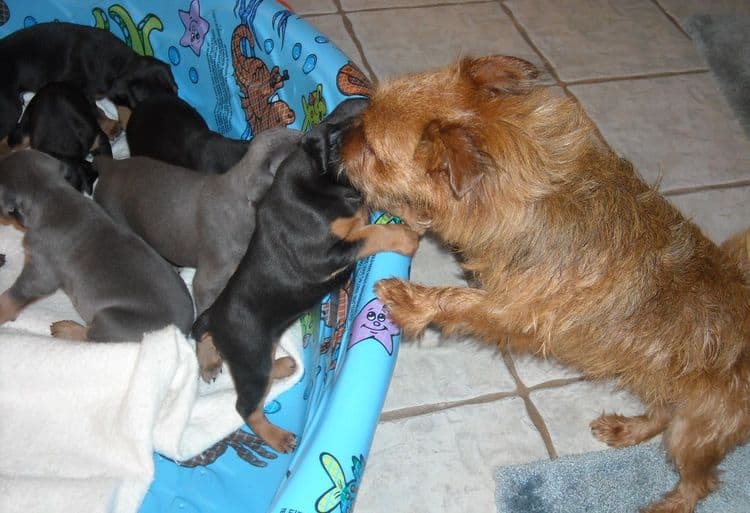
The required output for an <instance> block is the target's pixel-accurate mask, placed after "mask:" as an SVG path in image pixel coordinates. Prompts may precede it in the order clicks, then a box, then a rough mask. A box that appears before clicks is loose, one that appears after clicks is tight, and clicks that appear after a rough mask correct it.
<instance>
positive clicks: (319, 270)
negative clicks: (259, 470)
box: [193, 99, 418, 452]
mask: <svg viewBox="0 0 750 513" xmlns="http://www.w3.org/2000/svg"><path fill="white" fill-rule="evenodd" d="M365 105H366V101H365V100H359V99H357V100H348V101H345V102H343V103H342V104H341V105H339V107H338V108H337V109H336V110H335V111H334V112H333V113H332V114H331V115H330V116H329V117H328V118H327V119H325V120H324V121H323V122H322V123H321V124H319V125H317V126H316V127H314V128H313V129H312V131H310V132H309V133H308V134H306V135H305V136H304V137H303V138H302V140H301V142H300V144H299V147H298V148H297V150H296V151H295V152H294V153H292V154H291V155H290V156H289V157H288V158H287V159H286V160H285V161H284V162H283V163H282V164H281V167H279V170H278V172H277V173H276V179H275V180H274V182H273V184H272V185H271V188H270V189H269V191H268V193H267V194H266V195H265V196H264V198H263V200H262V201H261V203H260V205H259V206H258V212H257V219H258V221H257V226H256V229H255V233H254V234H253V237H252V239H251V240H250V244H249V246H248V248H247V252H246V253H245V255H244V257H243V258H242V261H241V262H240V264H239V266H238V268H237V270H236V272H235V273H234V274H233V275H232V277H231V278H230V279H229V282H228V283H227V286H226V287H225V288H224V290H223V291H222V292H221V294H220V295H219V297H218V298H217V299H216V301H215V302H214V304H213V305H212V306H211V307H210V308H209V309H208V310H206V311H205V312H204V313H203V314H201V315H200V316H199V318H198V320H197V321H196V323H195V325H194V327H193V335H194V336H195V338H196V340H200V341H201V344H203V343H212V344H213V345H214V346H215V347H216V348H217V349H218V351H219V353H220V354H221V356H222V357H223V358H224V360H225V361H226V362H227V363H228V366H229V370H230V372H231V374H232V378H233V379H234V384H235V388H236V390H237V396H238V398H237V411H238V412H239V414H240V415H241V416H242V418H243V419H245V420H246V421H247V423H248V424H249V425H250V427H251V428H252V429H253V431H255V433H256V434H257V435H259V436H260V437H261V438H263V440H264V441H265V442H266V443H268V445H270V446H271V447H273V448H274V449H276V450H277V451H281V452H289V451H291V450H293V449H294V447H295V446H296V438H295V436H294V435H293V434H292V433H289V432H287V431H284V430H283V429H281V428H279V427H277V426H274V425H273V424H271V423H270V422H269V421H268V419H267V418H266V417H265V415H264V413H263V400H264V397H265V396H266V394H267V391H268V387H269V384H270V381H271V379H272V378H274V377H281V376H284V375H287V374H289V373H290V371H292V370H293V363H292V362H290V359H288V358H281V359H279V360H277V361H275V362H274V360H273V355H274V350H275V347H276V344H277V342H278V340H279V337H281V335H282V333H283V332H284V331H285V330H286V329H287V328H288V327H289V326H290V325H291V324H292V323H293V322H294V321H295V320H296V319H297V318H298V317H299V316H300V315H302V314H303V313H304V312H305V311H306V310H308V309H310V308H312V307H313V306H314V305H315V304H316V303H317V302H319V301H320V300H321V299H322V298H323V297H324V296H325V295H326V294H327V293H329V292H331V291H332V290H334V289H336V288H337V287H340V286H341V285H343V283H344V282H345V281H346V279H347V278H348V277H349V274H350V273H351V271H352V269H353V268H354V264H355V262H356V260H357V259H359V258H362V257H364V256H367V255H370V254H373V253H375V252H377V251H382V250H388V249H390V250H393V251H397V252H399V253H402V254H406V255H411V254H413V253H414V251H415V250H416V248H417V244H418V239H417V236H416V234H415V233H414V232H412V231H410V230H408V229H407V228H406V227H404V226H401V225H381V226H376V225H369V224H367V221H368V219H367V212H366V211H365V210H364V208H363V205H362V198H361V197H360V195H359V193H357V192H356V191H355V190H354V189H353V188H352V187H351V186H350V185H349V184H348V183H347V182H346V181H345V179H344V178H343V177H342V176H341V175H340V173H339V162H338V145H339V139H340V136H341V133H342V131H343V130H345V128H346V127H347V126H348V125H349V123H350V122H351V121H352V120H353V118H354V117H355V116H356V115H357V114H358V113H359V112H360V111H361V110H362V109H363V108H364V107H365Z"/></svg>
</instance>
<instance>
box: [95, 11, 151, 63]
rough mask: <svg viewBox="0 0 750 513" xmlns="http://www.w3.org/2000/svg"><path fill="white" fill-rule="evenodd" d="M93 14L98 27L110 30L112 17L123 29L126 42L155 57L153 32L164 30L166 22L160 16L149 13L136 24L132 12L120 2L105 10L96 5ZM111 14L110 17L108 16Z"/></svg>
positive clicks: (131, 46)
mask: <svg viewBox="0 0 750 513" xmlns="http://www.w3.org/2000/svg"><path fill="white" fill-rule="evenodd" d="M91 14H92V15H93V16H94V26H95V27H96V28H100V29H105V30H109V19H112V20H113V21H114V22H115V23H117V25H118V26H119V27H120V30H122V34H123V36H124V38H125V43H126V44H127V45H128V46H129V47H130V48H131V49H132V50H133V51H134V52H135V53H137V54H139V55H148V56H151V57H153V55H154V48H153V47H152V46H151V32H153V31H154V30H158V31H160V32H161V31H162V30H164V24H163V23H162V22H161V20H160V19H159V17H158V16H156V15H155V14H153V13H149V14H147V15H146V16H144V18H143V19H142V20H141V21H140V23H138V24H136V23H135V20H133V17H132V16H131V15H130V12H129V11H128V10H127V9H126V8H124V7H123V6H121V5H120V4H113V5H111V6H110V7H109V9H107V12H106V13H105V12H104V9H100V8H99V7H95V8H94V9H93V10H92V12H91ZM107 14H109V18H108V17H107Z"/></svg>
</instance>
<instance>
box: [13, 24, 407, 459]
mask: <svg viewBox="0 0 750 513" xmlns="http://www.w3.org/2000/svg"><path fill="white" fill-rule="evenodd" d="M50 48H54V49H55V51H54V52H52V51H50ZM0 60H3V62H8V63H9V65H8V69H7V70H6V72H5V73H4V74H3V76H2V78H0V112H1V113H2V119H0V138H3V137H6V136H7V140H6V142H7V143H8V144H9V146H12V147H13V148H12V149H13V150H15V151H12V152H11V153H10V155H8V156H6V157H4V158H3V159H2V160H0V215H2V216H3V217H11V218H13V221H14V222H15V223H17V224H19V225H20V226H21V228H22V229H23V230H24V231H25V235H24V247H25V250H26V257H27V258H26V262H25V265H24V267H23V270H22V271H21V274H20V276H19V277H18V279H17V280H16V282H15V283H14V284H13V285H12V286H11V287H10V288H9V289H8V290H7V291H5V292H4V293H3V294H2V295H0V324H1V323H4V322H6V321H9V320H13V319H15V317H16V316H17V315H18V314H19V312H20V311H21V310H22V309H23V307H24V306H26V305H27V304H29V303H30V302H32V301H34V300H36V299H39V298H41V297H44V296H46V295H49V294H51V293H53V292H54V291H56V290H58V289H62V290H63V291H64V292H65V293H66V294H67V295H68V296H69V297H70V299H71V301H72V303H73V305H74V306H75V307H76V310H77V311H78V313H79V314H80V316H81V318H82V319H83V320H84V321H85V325H81V324H78V323H75V322H73V321H60V322H56V323H54V324H53V325H52V326H51V333H52V335H54V336H57V337H62V338H68V339H75V340H89V341H97V342H111V341H122V340H130V341H134V340H140V339H141V337H142V335H143V334H144V333H146V332H151V331H155V330H157V329H159V328H161V327H164V326H166V325H170V324H174V325H176V326H177V327H178V328H179V329H180V330H182V331H183V332H184V333H186V334H187V333H190V332H191V331H192V333H193V334H194V336H195V338H196V340H199V344H198V347H197V354H198V361H199V366H200V369H201V377H202V378H203V379H204V380H206V381H211V380H212V379H214V378H215V376H216V374H217V373H218V372H219V371H220V369H221V365H222V363H223V362H226V363H227V366H228V368H229V370H230V373H231V376H232V378H233V380H234V383H235V388H236V391H237V395H238V399H237V405H236V406H237V411H238V412H239V413H240V415H241V416H242V418H243V419H245V420H246V422H248V424H250V426H251V427H252V428H253V429H254V430H255V432H256V434H257V435H259V436H260V437H262V438H263V439H264V440H265V441H266V442H267V443H268V444H269V445H270V446H271V447H273V448H274V449H276V450H278V451H283V452H289V451H291V450H293V449H294V448H295V446H296V437H295V436H294V435H293V434H292V433H288V432H286V431H283V430H281V429H280V428H278V427H276V426H274V425H272V424H270V423H269V422H268V420H267V419H266V417H265V415H264V414H263V400H264V398H265V396H266V395H267V393H268V389H269V388H270V385H271V380H272V379H273V378H280V377H285V376H288V375H291V374H292V373H293V372H294V370H295V363H294V360H293V359H292V358H289V357H284V358H280V359H279V360H277V361H275V362H274V361H273V358H274V353H275V347H276V344H277V343H278V340H279V338H280V337H281V335H282V333H283V332H285V331H286V330H287V328H289V327H290V325H291V324H292V323H293V322H294V321H295V320H296V319H297V318H298V317H299V316H300V315H302V314H303V313H304V312H305V311H307V310H309V309H310V308H312V307H313V306H315V304H316V303H319V302H320V301H321V300H322V299H323V297H324V296H325V295H326V294H328V293H329V292H331V291H333V290H335V289H336V288H337V287H340V286H341V285H342V284H343V283H344V282H345V281H346V280H347V279H348V277H349V275H350V274H351V272H352V270H353V267H354V264H355V261H356V260H357V259H359V258H362V257H364V256H367V255H370V254H372V253H374V252H376V251H382V250H386V249H391V250H395V251H399V252H401V253H403V254H407V255H411V254H413V253H414V251H415V250H416V247H417V244H418V238H417V236H416V234H415V233H414V232H412V231H411V230H409V229H407V228H406V227H404V226H395V225H391V226H372V225H368V224H367V220H368V215H367V211H366V210H365V207H364V205H363V201H362V198H361V196H360V194H359V193H358V192H357V191H356V190H355V189H353V188H352V187H351V185H349V184H348V182H347V181H346V179H345V177H343V176H342V175H341V174H340V173H339V168H340V163H339V156H338V155H339V153H338V148H339V140H340V138H341V135H342V133H343V131H344V130H345V128H346V127H347V126H348V125H349V123H350V122H351V121H352V120H353V119H354V117H355V116H356V115H357V114H358V113H359V112H361V110H362V109H363V108H364V107H365V105H366V101H364V100H349V101H346V102H344V103H342V104H341V105H339V107H338V108H337V109H336V110H335V111H334V112H333V113H331V114H330V115H329V117H328V118H326V119H325V120H324V121H323V122H321V123H320V124H319V125H317V126H315V127H314V128H313V129H312V130H311V131H310V132H309V133H308V134H305V135H303V134H301V133H299V132H297V131H295V130H291V129H286V128H276V129H269V130H267V131H265V132H262V133H259V134H257V135H256V136H255V137H254V138H253V140H252V141H251V142H247V141H236V140H232V139H228V138H225V137H223V136H221V135H219V134H217V133H215V132H212V131H211V130H209V129H208V127H207V125H206V123H205V121H204V120H203V119H202V118H201V117H200V115H199V114H198V112H197V111H196V110H195V109H194V108H193V107H192V106H190V105H189V104H187V103H186V102H184V101H183V100H181V99H180V98H178V97H177V96H176V92H177V88H176V86H175V83H174V79H173V77H172V74H171V71H170V70H169V66H168V65H167V64H165V63H163V62H161V61H158V60H156V59H153V58H146V57H140V56H137V55H135V54H134V53H133V52H132V51H131V50H130V49H129V48H127V47H126V46H125V45H124V44H123V43H122V42H121V41H120V40H118V39H117V38H115V37H114V36H113V35H111V34H110V33H109V32H107V31H104V30H99V29H94V28H89V27H83V26H80V25H73V24H67V23H52V24H39V25H35V26H33V27H30V28H27V29H23V30H21V31H19V32H16V33H14V34H12V35H10V36H8V37H7V38H5V39H2V40H0ZM26 91H31V92H35V93H36V95H35V96H34V99H33V100H32V101H31V103H30V104H29V106H28V107H27V109H26V111H25V112H24V114H23V116H22V117H20V120H19V116H20V114H21V104H20V100H19V98H20V95H21V93H22V92H26ZM102 97H107V98H109V99H110V100H111V101H112V102H113V103H114V104H115V105H116V106H117V110H118V114H119V116H120V120H121V125H122V126H121V128H127V138H128V142H129V145H130V147H131V154H133V155H136V156H134V157H132V158H129V159H125V160H119V161H114V160H112V159H111V151H110V150H109V146H108V141H109V136H111V135H114V134H115V133H116V132H118V131H119V129H120V127H119V126H118V127H112V126H111V124H109V123H108V122H106V121H104V120H103V118H102V116H101V114H100V113H97V111H96V108H95V107H94V102H95V101H96V100H99V99H101V98H102ZM165 120H166V122H168V123H169V126H164V125H163V123H164V122H165ZM17 121H19V122H18V123H16V122H17ZM175 127H179V129H175ZM29 145H30V146H31V147H32V148H36V149H30V150H29V149H20V148H22V147H24V146H29ZM99 147H103V148H104V149H105V150H104V151H101V152H98V153H103V155H102V154H100V155H98V156H96V157H95V159H94V162H93V166H92V165H91V164H89V163H88V162H85V158H86V156H87V155H88V154H89V153H90V152H91V150H92V149H97V148H99ZM37 150H42V151H44V153H43V152H42V151H37ZM66 152H67V153H66ZM108 155H110V156H108ZM96 177H99V182H98V183H97V184H96V188H95V191H94V198H93V199H94V201H92V200H91V199H89V198H86V197H85V196H84V195H82V194H80V192H79V191H87V192H90V191H91V189H92V183H93V180H94V179H95V178H96ZM71 185H72V187H71ZM76 189H78V191H77V190H76ZM173 266H189V267H196V268H197V270H196V274H195V278H194V281H193V287H194V295H195V305H193V301H192V299H191V297H190V294H189V292H188V290H187V287H186V286H185V284H184V282H183V281H182V280H181V278H179V276H178V274H177V273H176V271H175V269H174V267H173ZM194 308H195V310H197V312H198V314H201V315H200V317H199V318H198V321H197V322H196V323H195V325H193V322H194V312H195V310H194Z"/></svg>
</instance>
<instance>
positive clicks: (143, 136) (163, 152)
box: [126, 94, 248, 174]
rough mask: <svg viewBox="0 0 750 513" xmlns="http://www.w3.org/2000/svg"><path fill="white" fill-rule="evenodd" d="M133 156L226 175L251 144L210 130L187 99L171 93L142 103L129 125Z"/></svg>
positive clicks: (127, 125) (135, 110)
mask: <svg viewBox="0 0 750 513" xmlns="http://www.w3.org/2000/svg"><path fill="white" fill-rule="evenodd" d="M126 130H127V131H126V135H127V139H128V146H129V147H130V154H131V155H133V156H136V155H143V156H146V157H151V158H154V159H157V160H161V161H164V162H169V163H170V164H174V165H176V166H182V167H186V168H188V169H193V170H195V171H201V172H203V173H209V174H213V173H223V172H225V171H227V170H229V169H230V168H231V167H232V166H234V165H235V164H236V163H237V162H239V161H240V159H241V158H242V157H243V156H244V155H245V152H246V151H247V145H248V141H239V140H235V139H230V138H228V137H224V136H222V135H221V134H218V133H216V132H214V131H212V130H209V128H208V125H207V124H206V121H205V120H204V119H203V118H202V117H201V115H200V114H199V113H198V111H197V110H195V109H194V108H193V107H192V106H191V105H190V104H189V103H187V102H186V101H185V100H183V99H181V98H178V97H177V96H174V95H171V94H161V95H156V96H152V97H150V98H147V99H145V100H143V101H142V102H140V103H139V104H138V105H137V106H136V107H135V109H134V110H133V111H132V113H131V114H130V116H129V119H128V120H127V122H126Z"/></svg>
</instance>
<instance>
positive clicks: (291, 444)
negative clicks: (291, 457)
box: [271, 431, 297, 454]
mask: <svg viewBox="0 0 750 513" xmlns="http://www.w3.org/2000/svg"><path fill="white" fill-rule="evenodd" d="M271 447H273V448H274V449H276V450H277V451H279V452H281V453H284V454H287V453H290V452H293V451H294V449H296V448H297V437H296V436H295V435H294V433H290V432H289V431H284V434H283V435H282V436H281V437H280V438H279V440H278V441H277V442H276V443H275V444H274V445H271Z"/></svg>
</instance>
